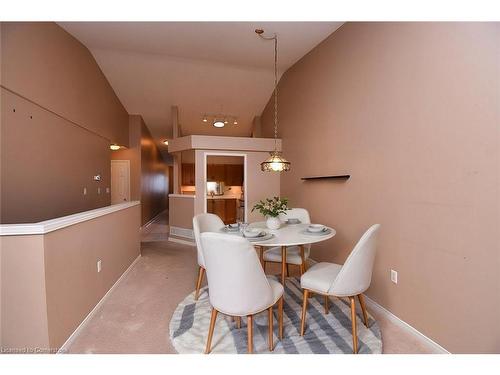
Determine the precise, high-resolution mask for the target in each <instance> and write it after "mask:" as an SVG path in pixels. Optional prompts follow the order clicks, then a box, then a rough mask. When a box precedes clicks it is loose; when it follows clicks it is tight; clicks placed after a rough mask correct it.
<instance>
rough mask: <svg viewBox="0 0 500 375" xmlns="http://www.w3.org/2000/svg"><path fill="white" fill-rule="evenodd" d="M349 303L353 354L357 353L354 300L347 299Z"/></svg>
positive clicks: (352, 298) (351, 298)
mask: <svg viewBox="0 0 500 375" xmlns="http://www.w3.org/2000/svg"><path fill="white" fill-rule="evenodd" d="M349 300H350V301H351V324H352V351H353V353H354V354H356V353H357V352H358V331H357V329H356V300H355V299H354V297H349Z"/></svg>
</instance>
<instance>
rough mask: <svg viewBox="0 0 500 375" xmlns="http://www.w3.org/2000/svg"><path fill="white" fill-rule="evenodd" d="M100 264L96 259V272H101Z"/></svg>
mask: <svg viewBox="0 0 500 375" xmlns="http://www.w3.org/2000/svg"><path fill="white" fill-rule="evenodd" d="M101 269H102V266H101V260H100V259H99V260H98V261H97V273H99V272H101Z"/></svg>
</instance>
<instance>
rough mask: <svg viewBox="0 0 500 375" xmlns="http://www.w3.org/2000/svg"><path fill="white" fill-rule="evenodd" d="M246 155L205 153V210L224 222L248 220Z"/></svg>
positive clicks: (231, 222) (232, 222)
mask: <svg viewBox="0 0 500 375" xmlns="http://www.w3.org/2000/svg"><path fill="white" fill-rule="evenodd" d="M246 164H247V163H246V155H245V154H229V153H228V154H224V153H207V154H205V181H204V187H205V197H206V198H205V212H208V213H213V214H215V215H217V216H219V217H220V218H221V219H222V221H223V222H224V224H234V223H238V222H246V221H247V211H246V206H247V204H246V200H247V199H246V197H247V191H246V174H247V173H246Z"/></svg>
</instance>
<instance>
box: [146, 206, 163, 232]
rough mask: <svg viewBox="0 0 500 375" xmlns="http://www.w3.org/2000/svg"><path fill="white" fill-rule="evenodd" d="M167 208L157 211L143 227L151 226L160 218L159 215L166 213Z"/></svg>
mask: <svg viewBox="0 0 500 375" xmlns="http://www.w3.org/2000/svg"><path fill="white" fill-rule="evenodd" d="M166 211H167V210H163V211H161V212H159V213H157V214H156V215H155V216H154V217H153V218H152V219H151V220H149V221H148V222H147V223H146V224H144V225H143V226H142V227H141V229H146V228H147V227H149V226H150V225H151V224H153V222H154V221H155V220H156V219H157V218H158V216H160V215H161V214H163V213H165V212H166Z"/></svg>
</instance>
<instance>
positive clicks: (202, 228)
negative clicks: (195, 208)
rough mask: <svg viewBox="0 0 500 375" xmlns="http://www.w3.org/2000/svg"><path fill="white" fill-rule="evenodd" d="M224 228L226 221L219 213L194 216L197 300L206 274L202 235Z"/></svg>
mask: <svg viewBox="0 0 500 375" xmlns="http://www.w3.org/2000/svg"><path fill="white" fill-rule="evenodd" d="M222 228H224V222H223V221H222V219H221V218H220V217H218V216H217V215H214V214H198V215H196V216H195V217H193V233H194V240H195V241H196V251H197V256H198V279H197V281H196V292H195V295H194V299H195V301H197V300H198V297H199V294H200V287H201V283H202V282H203V276H204V274H205V261H204V260H203V252H202V251H201V240H200V235H201V233H204V232H218V231H220V230H221V229H222Z"/></svg>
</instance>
